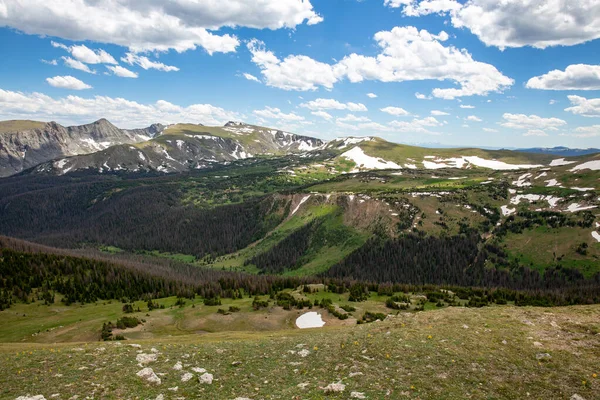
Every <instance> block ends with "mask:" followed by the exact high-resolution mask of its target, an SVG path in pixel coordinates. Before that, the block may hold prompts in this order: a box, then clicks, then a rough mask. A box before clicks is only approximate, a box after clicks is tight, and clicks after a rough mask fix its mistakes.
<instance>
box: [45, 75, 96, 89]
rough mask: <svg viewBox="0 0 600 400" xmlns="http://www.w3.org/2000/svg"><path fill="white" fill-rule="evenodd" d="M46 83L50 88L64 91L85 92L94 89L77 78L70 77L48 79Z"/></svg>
mask: <svg viewBox="0 0 600 400" xmlns="http://www.w3.org/2000/svg"><path fill="white" fill-rule="evenodd" d="M46 82H48V84H49V85H50V86H54V87H57V88H62V89H71V90H83V89H91V88H92V87H91V86H90V85H88V84H87V83H84V82H82V81H80V80H79V79H77V78H74V77H72V76H70V75H66V76H55V77H53V78H46Z"/></svg>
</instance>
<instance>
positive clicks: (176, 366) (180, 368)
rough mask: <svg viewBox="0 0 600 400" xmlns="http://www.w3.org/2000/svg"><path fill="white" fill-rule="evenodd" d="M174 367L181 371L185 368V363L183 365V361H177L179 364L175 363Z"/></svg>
mask: <svg viewBox="0 0 600 400" xmlns="http://www.w3.org/2000/svg"><path fill="white" fill-rule="evenodd" d="M173 369H174V370H175V371H181V370H182V369H183V365H181V361H177V364H175V365H173Z"/></svg>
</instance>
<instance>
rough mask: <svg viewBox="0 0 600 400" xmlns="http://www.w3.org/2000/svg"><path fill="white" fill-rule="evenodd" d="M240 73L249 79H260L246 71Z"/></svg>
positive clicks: (256, 80) (258, 80)
mask: <svg viewBox="0 0 600 400" xmlns="http://www.w3.org/2000/svg"><path fill="white" fill-rule="evenodd" d="M242 75H243V76H244V78H246V79H248V80H249V81H254V82H260V79H258V78H257V77H255V76H254V75H252V74H248V73H246V72H244V73H243V74H242Z"/></svg>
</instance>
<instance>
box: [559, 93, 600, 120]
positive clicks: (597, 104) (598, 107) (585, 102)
mask: <svg viewBox="0 0 600 400" xmlns="http://www.w3.org/2000/svg"><path fill="white" fill-rule="evenodd" d="M567 97H568V99H569V101H570V102H571V107H569V108H565V111H568V112H571V113H573V114H577V115H583V116H584V117H600V98H598V99H586V98H585V97H581V96H575V95H572V96H567Z"/></svg>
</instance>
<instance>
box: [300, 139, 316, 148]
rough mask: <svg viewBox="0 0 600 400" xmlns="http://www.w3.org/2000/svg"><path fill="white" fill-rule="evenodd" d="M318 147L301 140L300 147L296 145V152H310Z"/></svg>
mask: <svg viewBox="0 0 600 400" xmlns="http://www.w3.org/2000/svg"><path fill="white" fill-rule="evenodd" d="M318 147H319V146H314V145H313V144H312V143H310V142H308V141H305V140H301V141H300V145H298V150H301V151H311V150H314V149H316V148H318Z"/></svg>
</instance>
